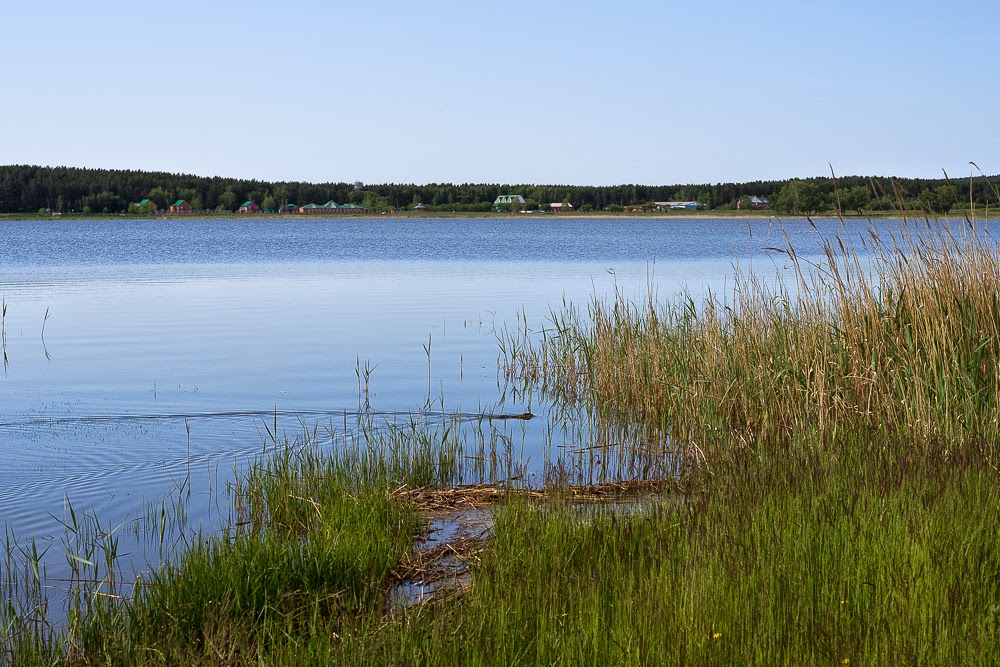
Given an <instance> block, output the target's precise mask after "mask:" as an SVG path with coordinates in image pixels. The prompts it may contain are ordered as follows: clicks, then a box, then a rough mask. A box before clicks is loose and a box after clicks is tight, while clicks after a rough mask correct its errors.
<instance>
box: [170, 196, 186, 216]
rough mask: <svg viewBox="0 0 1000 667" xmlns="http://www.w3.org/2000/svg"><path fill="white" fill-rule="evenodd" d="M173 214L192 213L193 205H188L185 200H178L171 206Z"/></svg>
mask: <svg viewBox="0 0 1000 667" xmlns="http://www.w3.org/2000/svg"><path fill="white" fill-rule="evenodd" d="M170 212H171V213H190V212H191V204H189V203H187V202H186V201H184V200H183V199H178V200H177V201H175V202H174V203H173V204H171V205H170Z"/></svg>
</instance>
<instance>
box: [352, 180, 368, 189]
mask: <svg viewBox="0 0 1000 667" xmlns="http://www.w3.org/2000/svg"><path fill="white" fill-rule="evenodd" d="M354 189H355V190H364V189H365V184H364V183H362V182H361V181H354Z"/></svg>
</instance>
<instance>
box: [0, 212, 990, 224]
mask: <svg viewBox="0 0 1000 667" xmlns="http://www.w3.org/2000/svg"><path fill="white" fill-rule="evenodd" d="M903 217H906V218H913V214H912V212H908V211H879V212H878V213H874V212H873V213H868V214H865V215H857V214H851V215H837V214H835V213H817V214H811V215H810V214H804V213H796V214H787V215H785V214H778V213H775V212H773V211H772V212H764V211H699V212H696V213H693V212H689V211H686V212H683V213H680V212H678V213H601V212H591V213H521V214H513V213H480V212H476V213H466V212H457V211H448V212H428V213H410V212H407V213H386V214H383V215H375V214H349V215H345V214H330V215H321V214H309V215H302V214H282V213H252V214H246V213H244V214H239V213H204V214H198V213H196V214H181V215H178V214H157V215H130V214H117V215H101V214H83V213H68V214H63V215H59V216H55V215H53V216H40V215H38V214H37V213H34V214H32V213H2V214H0V222H4V221H11V222H13V221H23V220H36V221H38V222H48V221H54V220H80V221H94V222H97V221H101V220H133V221H144V220H163V221H167V220H184V219H186V218H190V219H193V220H214V219H219V220H269V221H283V220H343V219H351V220H358V219H360V220H396V219H398V220H441V219H448V218H458V219H469V220H491V219H498V218H518V219H531V220H539V219H544V220H549V219H552V220H557V219H562V218H569V219H573V220H606V219H625V220H660V219H663V220H725V219H733V220H747V219H757V218H759V219H762V220H768V219H772V218H774V219H779V220H780V219H782V218H787V219H806V218H808V219H813V220H841V219H843V220H864V219H875V220H888V219H896V218H903ZM976 217H977V211H970V210H959V211H957V212H951V213H946V214H940V215H935V216H933V217H932V218H931V219H938V220H949V219H952V218H954V219H963V218H972V219H976ZM982 219H983V220H988V219H989V217H988V211H987V216H986V217H983V218H982Z"/></svg>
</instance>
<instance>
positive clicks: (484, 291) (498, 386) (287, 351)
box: [0, 216, 869, 540]
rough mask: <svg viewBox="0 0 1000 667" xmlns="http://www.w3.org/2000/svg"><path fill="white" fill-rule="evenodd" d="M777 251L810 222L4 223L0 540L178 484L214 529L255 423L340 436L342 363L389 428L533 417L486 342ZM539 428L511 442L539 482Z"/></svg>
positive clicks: (802, 234)
mask: <svg viewBox="0 0 1000 667" xmlns="http://www.w3.org/2000/svg"><path fill="white" fill-rule="evenodd" d="M817 224H819V225H820V231H822V232H823V233H825V234H834V233H836V232H837V231H839V230H840V229H841V223H840V222H838V221H824V222H819V223H817ZM849 224H851V225H852V229H850V230H849V233H850V234H854V235H855V236H856V235H857V234H858V233H860V232H862V231H863V230H864V229H866V228H867V226H868V224H869V223H867V222H866V221H861V222H857V223H849ZM786 233H787V234H789V235H790V236H791V237H792V239H793V241H794V243H795V245H796V247H797V249H798V251H799V252H800V253H801V254H803V255H806V256H808V255H815V254H818V252H819V250H820V245H819V234H818V232H817V230H816V229H815V228H814V227H813V226H811V225H810V224H809V223H808V222H806V221H804V220H785V221H784V229H782V228H781V227H780V226H779V225H778V223H777V222H771V221H768V220H766V219H759V218H758V219H753V220H741V219H664V218H659V219H620V218H619V219H579V218H572V219H560V218H554V217H552V216H546V217H527V216H526V217H525V218H523V219H518V218H497V219H439V220H434V219H425V220H372V219H364V220H362V219H333V220H302V219H289V220H267V221H254V220H246V219H231V220H214V219H213V220H199V219H169V220H146V221H132V220H130V221H92V222H82V221H51V222H50V221H46V222H35V221H32V222H3V223H0V253H2V254H0V297H2V298H3V301H4V303H5V304H6V317H5V318H4V332H5V343H4V351H5V355H6V362H5V364H4V372H3V376H2V377H0V406H2V407H0V523H3V524H5V525H7V526H10V527H11V528H12V529H13V531H14V532H15V533H16V534H18V535H26V536H30V537H34V538H38V539H42V540H46V539H47V540H53V539H58V537H59V535H60V534H61V529H60V527H59V524H58V522H57V521H56V520H55V518H62V516H63V512H64V501H65V500H66V499H68V500H69V501H71V502H72V503H73V505H74V507H76V508H78V509H81V508H82V510H83V511H86V512H87V513H92V514H93V515H94V516H101V517H106V520H107V521H108V522H109V523H111V524H117V522H118V521H121V520H123V518H126V517H129V516H134V515H135V514H136V513H138V512H141V511H142V509H143V508H144V507H145V506H146V504H147V503H149V502H152V503H159V501H160V499H161V498H162V497H164V496H165V495H167V494H170V493H171V492H173V491H175V490H176V489H177V488H178V486H179V485H180V484H182V482H183V480H184V479H185V478H186V476H187V474H188V471H189V470H191V471H192V472H191V476H190V484H191V487H190V488H191V489H193V490H194V497H195V501H194V502H193V503H192V510H191V512H192V513H193V514H192V515H193V518H194V519H196V520H198V521H203V520H207V521H208V522H209V525H211V521H212V520H213V519H212V502H211V498H212V497H213V493H214V494H215V496H216V497H217V495H218V493H217V492H218V490H219V489H220V488H224V486H225V483H226V481H227V480H231V479H232V477H233V471H234V469H239V468H240V467H242V466H243V465H245V463H246V461H247V460H249V459H250V458H252V457H254V456H257V455H259V454H260V452H261V451H262V446H263V440H264V439H265V438H262V436H261V434H262V432H264V428H263V424H265V423H266V424H269V425H271V424H273V423H274V420H275V419H277V420H278V422H279V429H280V430H282V431H287V432H288V433H290V434H293V435H294V434H295V433H297V432H299V431H300V430H301V429H302V427H303V426H310V425H313V424H316V423H332V424H334V425H338V424H343V423H344V417H343V415H344V413H345V412H347V413H349V412H351V411H356V410H357V408H358V406H359V402H360V400H361V396H360V394H359V383H358V376H357V373H356V371H357V369H358V367H359V365H360V366H362V367H363V366H365V365H366V364H367V365H368V366H369V367H374V371H373V372H372V374H371V379H370V392H371V393H370V401H371V405H372V407H373V408H374V409H376V410H378V411H383V412H385V413H387V414H392V413H400V414H406V413H410V412H413V411H415V410H418V409H420V408H421V406H424V405H425V404H426V403H427V400H428V398H429V397H430V398H431V399H432V400H433V402H434V405H435V406H436V409H438V410H441V411H443V412H445V413H449V412H457V411H462V412H471V413H476V412H481V411H487V412H488V411H490V410H491V409H492V407H491V406H495V405H496V404H498V403H500V402H501V401H502V402H503V409H504V411H506V412H522V411H524V410H527V409H531V410H532V411H533V412H535V413H536V414H540V415H542V416H543V417H544V415H545V412H546V406H545V405H544V404H540V403H535V404H533V405H526V404H523V403H518V402H517V400H516V399H512V398H511V397H510V396H509V395H506V394H505V387H504V383H503V380H502V378H501V377H500V376H499V375H498V372H497V360H498V353H499V348H498V343H497V332H498V331H500V330H502V329H503V327H505V326H507V327H511V328H516V327H517V323H518V321H519V318H523V321H525V322H527V324H528V326H529V327H531V328H532V329H535V330H537V329H539V328H541V327H543V326H545V322H546V316H547V315H548V313H549V312H550V309H551V308H552V307H558V306H559V305H560V304H561V303H562V302H563V301H564V300H568V301H573V302H577V303H580V304H584V303H585V302H587V301H588V300H589V299H590V298H591V297H593V296H595V295H597V296H599V297H600V296H607V295H611V294H613V293H614V292H615V291H616V290H618V291H621V292H623V293H625V294H626V295H630V296H637V297H639V296H643V295H646V294H647V293H648V292H649V290H650V289H652V290H654V291H655V292H656V294H657V295H658V297H659V298H660V299H661V300H662V299H666V298H671V296H672V295H675V294H677V293H678V292H680V291H682V290H685V289H687V290H689V291H690V292H691V293H692V294H694V295H700V294H704V293H705V292H706V290H708V289H711V290H713V291H714V292H715V293H716V294H725V291H726V289H727V288H731V287H732V276H733V265H734V263H735V262H739V264H740V266H741V267H743V268H751V267H752V269H753V270H754V271H755V272H760V273H763V274H764V275H773V274H774V272H775V269H776V267H778V268H780V266H781V262H782V261H783V257H782V256H781V255H776V254H771V255H769V254H768V253H765V252H763V251H762V250H761V249H762V248H764V247H766V246H784V245H785V234H786ZM427 348H429V350H430V353H429V355H428V354H427ZM428 365H429V368H430V371H429V373H430V380H428ZM543 423H544V419H541V420H534V421H533V422H530V423H525V424H518V425H517V426H516V428H519V429H521V431H520V433H519V437H520V441H521V443H522V445H521V446H522V447H523V448H524V450H525V456H526V457H527V459H528V462H529V467H532V466H534V468H533V469H536V470H537V467H538V465H539V464H540V461H541V459H542V457H543V454H542V451H543V444H544V443H543V442H542V441H543V439H544V437H543V433H542V429H543V426H542V425H541V424H543ZM199 499H201V500H200V501H199ZM199 502H200V504H199Z"/></svg>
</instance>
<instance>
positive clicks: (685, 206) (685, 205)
mask: <svg viewBox="0 0 1000 667" xmlns="http://www.w3.org/2000/svg"><path fill="white" fill-rule="evenodd" d="M653 204H655V205H656V208H657V209H658V210H660V211H679V210H688V211H697V210H698V209H699V208H701V204H699V203H698V202H696V201H654V202H653Z"/></svg>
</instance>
